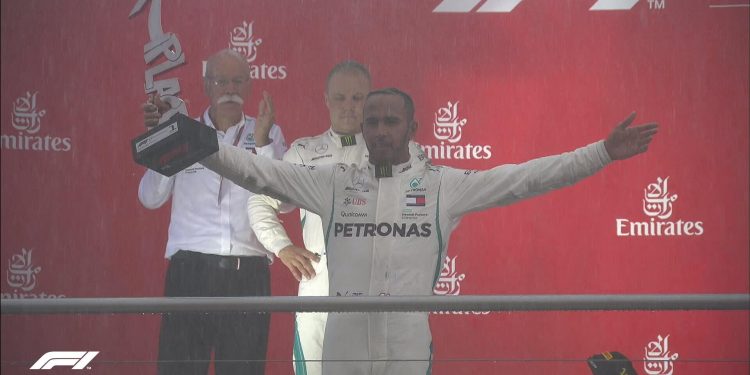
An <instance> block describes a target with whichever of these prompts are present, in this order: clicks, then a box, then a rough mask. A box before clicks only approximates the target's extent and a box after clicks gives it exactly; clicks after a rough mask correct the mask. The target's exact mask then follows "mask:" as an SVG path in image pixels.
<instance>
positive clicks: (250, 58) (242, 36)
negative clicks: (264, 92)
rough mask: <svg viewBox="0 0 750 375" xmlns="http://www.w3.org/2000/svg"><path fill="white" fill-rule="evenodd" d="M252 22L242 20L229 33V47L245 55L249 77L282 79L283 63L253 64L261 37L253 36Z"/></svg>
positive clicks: (284, 70)
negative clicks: (248, 66) (248, 67)
mask: <svg viewBox="0 0 750 375" xmlns="http://www.w3.org/2000/svg"><path fill="white" fill-rule="evenodd" d="M253 23H254V21H252V22H247V21H242V24H241V25H238V26H236V27H235V28H233V29H232V32H231V33H229V48H231V49H232V50H234V51H236V52H237V53H239V54H240V55H242V56H245V58H246V59H247V63H248V64H249V65H250V78H252V79H284V78H286V76H287V72H286V66H285V65H278V66H277V65H268V64H261V65H256V64H253V62H254V61H255V59H256V58H257V57H258V47H260V45H261V44H263V39H261V38H256V37H254V36H253Z"/></svg>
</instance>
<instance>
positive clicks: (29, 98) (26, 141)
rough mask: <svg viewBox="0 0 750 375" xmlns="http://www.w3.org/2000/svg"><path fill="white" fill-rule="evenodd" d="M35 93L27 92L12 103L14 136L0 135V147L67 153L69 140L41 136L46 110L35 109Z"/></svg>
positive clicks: (69, 144) (69, 147) (69, 145)
mask: <svg viewBox="0 0 750 375" xmlns="http://www.w3.org/2000/svg"><path fill="white" fill-rule="evenodd" d="M37 94H39V92H38V91H35V92H34V93H33V94H32V93H31V91H27V92H26V95H21V96H19V97H18V98H16V101H15V102H13V113H12V114H11V120H12V125H13V128H14V129H15V130H16V131H17V133H16V134H2V135H0V138H1V140H0V147H2V149H3V150H26V151H61V152H67V151H70V149H71V148H72V146H71V141H70V138H61V137H53V136H50V135H42V134H40V133H39V131H40V130H41V128H42V118H43V117H44V115H46V114H47V110H44V109H41V108H38V107H37V102H36V96H37Z"/></svg>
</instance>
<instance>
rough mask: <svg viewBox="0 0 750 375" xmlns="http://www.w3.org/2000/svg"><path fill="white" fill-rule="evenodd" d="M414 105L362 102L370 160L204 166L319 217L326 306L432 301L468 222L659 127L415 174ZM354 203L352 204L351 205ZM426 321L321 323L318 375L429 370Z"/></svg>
mask: <svg viewBox="0 0 750 375" xmlns="http://www.w3.org/2000/svg"><path fill="white" fill-rule="evenodd" d="M413 116H414V105H413V102H412V100H411V98H410V97H409V96H408V95H407V94H405V93H403V92H401V91H399V90H397V89H385V90H379V91H374V92H371V93H370V94H368V97H367V99H366V101H365V108H364V122H363V124H362V129H363V133H362V134H363V137H364V139H365V142H366V144H367V148H368V152H369V162H368V163H367V164H364V165H361V166H357V165H345V164H336V165H326V166H300V165H294V164H290V163H285V162H279V161H273V160H268V159H265V158H259V157H255V156H253V155H250V154H248V153H246V152H242V151H241V150H238V149H235V148H233V147H230V146H225V145H220V149H219V151H218V152H217V153H216V154H214V155H212V156H209V157H207V158H206V159H204V160H203V161H202V162H201V163H202V164H203V165H205V166H206V167H208V168H209V169H211V170H214V171H216V172H217V173H219V174H220V175H222V176H225V177H227V178H229V179H230V180H231V181H234V182H235V183H237V184H238V185H240V186H243V187H245V188H247V189H249V190H251V191H254V192H256V193H263V194H267V195H270V196H274V197H276V198H277V199H280V200H282V201H286V202H290V203H292V204H294V205H297V206H299V207H302V208H304V209H306V210H308V211H311V212H314V213H317V214H318V215H320V217H321V219H322V221H323V227H324V228H325V241H326V251H327V254H328V257H327V263H328V275H329V284H330V285H329V289H330V295H331V296H347V297H356V296H380V295H392V296H409V295H431V294H432V288H433V286H434V284H435V281H436V279H437V277H438V275H439V274H440V266H441V264H442V262H443V258H444V257H445V249H446V247H447V244H448V240H449V238H450V234H451V232H452V231H453V229H454V228H456V226H457V225H458V223H459V221H460V219H461V217H462V216H463V215H464V214H466V213H469V212H472V211H478V210H483V209H487V208H490V207H495V206H503V205H507V204H511V203H514V202H517V201H519V200H521V199H525V198H529V197H532V196H535V195H539V194H541V193H544V192H547V191H550V190H554V189H557V188H561V187H564V186H568V185H571V184H573V183H575V182H577V181H579V180H581V179H583V178H585V177H587V176H590V175H592V174H594V173H595V172H597V171H598V170H600V169H602V168H603V167H604V166H606V165H607V164H608V163H610V162H611V161H612V160H618V159H625V158H629V157H631V156H634V155H636V154H639V153H641V152H644V151H646V150H647V148H648V145H649V143H650V142H651V140H652V137H653V136H654V135H655V133H656V131H657V129H656V128H657V125H656V124H647V125H642V126H638V127H629V125H630V124H631V123H632V121H633V119H634V117H635V114H632V115H631V116H629V117H628V118H627V119H626V120H625V121H623V122H622V123H621V124H620V125H618V126H616V127H615V128H614V130H613V131H612V132H611V133H610V134H609V136H608V137H607V139H606V140H604V141H598V142H595V143H592V144H590V145H588V146H585V147H581V148H579V149H577V150H575V151H572V152H568V153H563V154H560V155H555V156H549V157H543V158H539V159H534V160H531V161H529V162H526V163H523V164H518V165H501V166H498V167H495V168H493V169H490V170H486V171H470V170H460V169H454V168H449V167H440V166H431V165H430V164H429V163H423V164H420V162H419V159H420V158H423V157H424V156H423V155H410V152H409V147H408V145H409V140H410V139H411V138H412V136H413V135H414V133H415V132H416V129H417V123H416V121H414V119H413ZM352 202H357V204H352ZM430 347H431V335H430V330H429V324H428V315H427V314H426V313H367V314H363V313H337V314H329V317H328V323H327V327H326V332H325V342H324V349H323V360H324V362H323V372H324V373H325V374H333V375H337V374H346V375H353V374H424V373H429V372H430V365H431V356H432V353H431V348H430Z"/></svg>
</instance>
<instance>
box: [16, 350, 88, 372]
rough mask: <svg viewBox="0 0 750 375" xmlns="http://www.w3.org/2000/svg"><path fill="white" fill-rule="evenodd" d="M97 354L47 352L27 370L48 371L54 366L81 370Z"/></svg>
mask: <svg viewBox="0 0 750 375" xmlns="http://www.w3.org/2000/svg"><path fill="white" fill-rule="evenodd" d="M97 354H99V352H47V353H45V354H44V355H43V356H42V357H41V358H39V360H38V361H36V363H34V364H33V365H31V367H29V370H49V369H51V368H53V367H55V366H72V367H73V370H83V369H85V368H86V366H87V365H88V364H89V362H91V360H93V359H94V357H96V355H97Z"/></svg>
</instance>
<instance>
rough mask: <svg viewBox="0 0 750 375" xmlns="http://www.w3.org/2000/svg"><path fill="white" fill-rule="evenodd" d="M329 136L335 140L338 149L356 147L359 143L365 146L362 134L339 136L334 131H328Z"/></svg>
mask: <svg viewBox="0 0 750 375" xmlns="http://www.w3.org/2000/svg"><path fill="white" fill-rule="evenodd" d="M328 136H329V137H331V139H332V140H333V143H334V144H336V147H338V148H342V147H347V146H354V145H356V144H358V143H362V144H364V143H363V142H364V138H362V133H357V134H354V135H349V134H339V133H336V132H335V131H334V130H333V129H328Z"/></svg>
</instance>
